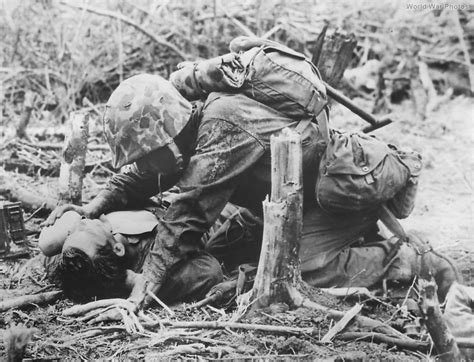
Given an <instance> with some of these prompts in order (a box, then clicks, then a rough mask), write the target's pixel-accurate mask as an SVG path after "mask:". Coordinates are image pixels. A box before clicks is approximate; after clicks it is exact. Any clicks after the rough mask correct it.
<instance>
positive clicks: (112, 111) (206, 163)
mask: <svg viewBox="0 0 474 362" xmlns="http://www.w3.org/2000/svg"><path fill="white" fill-rule="evenodd" d="M103 122H104V123H103V124H104V132H105V134H106V138H107V141H108V143H109V145H110V148H111V150H112V163H113V165H114V167H116V168H121V167H122V166H125V165H128V166H127V167H122V169H121V171H120V173H118V174H117V175H115V176H113V177H112V179H111V180H110V181H109V183H108V185H107V187H106V189H105V190H103V191H101V192H100V194H99V195H98V196H97V197H96V198H95V199H93V200H92V201H91V202H90V203H89V204H87V205H84V206H82V207H79V206H73V205H65V206H63V207H60V208H58V209H56V210H55V211H53V213H52V214H51V215H50V217H49V219H48V220H47V222H46V224H48V223H49V224H52V223H53V222H54V220H55V219H56V218H58V217H60V216H61V215H62V214H63V213H64V212H65V211H67V210H75V211H76V212H78V213H80V214H82V215H84V216H86V217H87V218H97V217H99V216H100V215H101V214H104V213H107V212H110V211H115V210H120V209H124V208H133V207H140V206H142V205H143V203H144V202H146V200H147V199H148V198H149V197H150V196H153V195H156V194H158V193H160V192H162V191H165V190H167V189H169V188H170V187H172V186H177V187H178V188H179V189H180V193H179V194H178V195H177V196H176V197H175V199H174V201H173V203H172V204H171V205H170V207H169V208H168V210H167V211H166V213H165V214H164V215H163V216H162V217H161V218H160V219H159V221H158V225H157V229H156V231H157V232H156V239H155V242H154V244H153V245H152V247H151V250H150V252H149V253H148V255H147V256H146V259H145V262H144V265H143V272H142V274H141V277H142V281H143V282H142V283H137V285H138V286H140V287H138V286H137V288H136V290H134V291H132V295H131V297H130V298H131V299H132V300H136V301H137V304H138V303H140V304H141V303H142V302H145V304H146V303H147V302H148V300H144V299H145V290H144V288H150V289H151V290H152V291H153V292H157V291H158V290H159V289H160V287H161V286H162V284H163V282H164V280H165V279H166V278H167V276H168V275H169V273H172V270H173V266H174V265H177V264H178V263H179V264H182V263H186V261H187V260H191V259H193V258H199V256H200V255H208V254H207V253H206V251H205V250H204V245H203V243H202V241H201V240H202V238H201V236H202V235H203V234H204V233H206V232H207V231H208V229H209V228H210V226H211V225H213V224H214V221H215V220H216V219H217V218H218V216H219V214H220V212H221V211H222V209H223V208H224V206H225V205H226V203H227V202H228V201H233V202H234V203H236V204H238V205H240V206H243V207H247V208H249V209H250V210H252V211H254V213H256V214H257V215H261V202H262V201H263V199H264V198H265V195H266V194H268V193H269V191H270V186H271V180H270V149H269V145H270V136H271V135H272V134H276V133H278V132H279V131H281V130H282V129H283V128H285V127H290V128H294V127H296V125H297V124H298V123H299V122H298V121H297V120H292V119H289V118H288V117H286V116H285V115H283V114H281V113H279V112H278V111H275V110H273V109H272V108H269V107H267V106H265V105H262V104H261V103H258V102H257V101H255V100H252V99H250V98H249V97H246V96H245V95H241V94H230V93H211V94H210V95H209V96H208V98H207V100H206V102H205V103H204V105H201V104H199V103H198V104H194V105H193V104H191V103H190V102H188V101H187V100H186V99H185V98H184V97H183V96H182V95H181V94H180V93H179V92H178V91H177V90H176V89H175V88H174V87H173V86H172V85H171V83H169V82H168V81H167V80H165V79H163V78H161V77H159V76H157V75H150V74H142V75H137V76H133V77H131V78H129V79H127V80H125V81H124V82H122V83H121V84H120V85H119V87H118V88H117V89H116V90H115V91H114V92H113V93H112V95H111V97H110V99H109V101H108V103H107V106H106V111H105V114H104V119H103ZM307 126H309V124H308V125H307ZM301 133H302V138H303V144H304V149H305V160H304V164H305V170H310V169H311V170H314V169H316V164H315V162H317V160H315V159H314V153H315V150H316V147H317V142H316V141H317V139H318V130H317V128H315V127H310V126H309V127H305V129H303V130H302V132H301ZM304 176H305V177H310V176H311V174H310V173H309V172H306V171H305V173H304ZM197 272H198V271H197ZM208 274H209V273H208Z"/></svg>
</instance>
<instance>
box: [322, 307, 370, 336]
mask: <svg viewBox="0 0 474 362" xmlns="http://www.w3.org/2000/svg"><path fill="white" fill-rule="evenodd" d="M361 310H362V304H359V303H357V304H356V305H355V306H353V307H352V308H351V309H350V310H349V311H348V312H347V313H346V314H345V315H344V317H342V318H341V319H340V320H339V321H338V322H337V323H336V324H335V325H334V326H333V327H332V328H331V329H330V330H329V331H328V332H327V333H326V334H325V335H324V337H323V338H321V342H323V343H328V342H331V340H332V339H333V338H334V337H335V336H336V334H338V333H339V332H340V331H342V330H343V329H344V328H346V326H347V325H348V324H349V322H350V321H351V320H352V319H354V317H355V316H356V315H357V314H359V312H360V311H361Z"/></svg>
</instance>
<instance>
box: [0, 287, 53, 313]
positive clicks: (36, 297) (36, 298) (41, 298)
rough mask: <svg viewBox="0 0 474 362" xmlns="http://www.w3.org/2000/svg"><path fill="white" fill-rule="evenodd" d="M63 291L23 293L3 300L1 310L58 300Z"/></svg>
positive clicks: (0, 304) (0, 303) (0, 305)
mask: <svg viewBox="0 0 474 362" xmlns="http://www.w3.org/2000/svg"><path fill="white" fill-rule="evenodd" d="M61 294H62V292H61V291H57V290H56V291H53V292H45V293H39V294H31V295H22V296H21V297H17V298H12V299H7V300H2V301H1V302H0V312H5V311H7V310H10V309H13V308H22V307H25V306H28V305H31V304H43V303H51V302H54V301H56V300H57V299H58V298H59V297H60V296H61Z"/></svg>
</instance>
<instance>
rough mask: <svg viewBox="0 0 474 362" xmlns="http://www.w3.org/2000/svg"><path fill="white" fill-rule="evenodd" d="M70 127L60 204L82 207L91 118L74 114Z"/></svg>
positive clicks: (65, 142) (61, 173)
mask: <svg viewBox="0 0 474 362" xmlns="http://www.w3.org/2000/svg"><path fill="white" fill-rule="evenodd" d="M69 126H70V129H69V132H68V134H67V135H66V140H65V141H64V149H63V157H64V160H63V161H62V162H61V169H60V171H59V187H60V193H59V195H60V196H59V198H60V200H59V203H60V204H65V203H72V204H75V205H80V204H81V202H82V180H83V178H84V167H85V164H86V153H87V139H88V138H89V116H88V115H87V114H85V113H81V112H72V113H71V115H70V119H69Z"/></svg>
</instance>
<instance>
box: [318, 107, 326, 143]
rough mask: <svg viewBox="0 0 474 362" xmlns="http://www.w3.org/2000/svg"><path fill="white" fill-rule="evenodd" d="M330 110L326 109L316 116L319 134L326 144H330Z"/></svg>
mask: <svg viewBox="0 0 474 362" xmlns="http://www.w3.org/2000/svg"><path fill="white" fill-rule="evenodd" d="M328 114H329V110H328V108H327V107H326V108H324V109H323V110H322V111H321V112H320V113H319V114H318V115H317V116H316V123H317V124H318V126H319V132H321V135H322V137H323V140H324V141H325V142H326V144H329V121H328Z"/></svg>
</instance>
